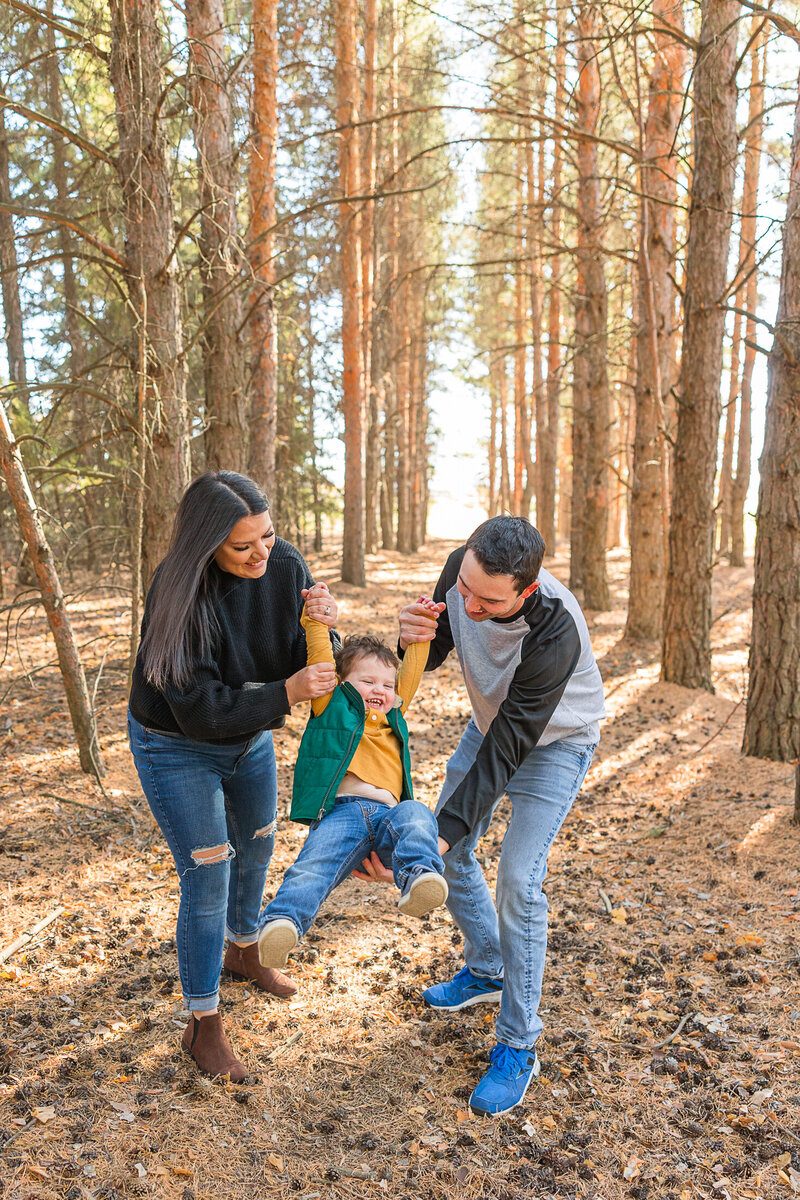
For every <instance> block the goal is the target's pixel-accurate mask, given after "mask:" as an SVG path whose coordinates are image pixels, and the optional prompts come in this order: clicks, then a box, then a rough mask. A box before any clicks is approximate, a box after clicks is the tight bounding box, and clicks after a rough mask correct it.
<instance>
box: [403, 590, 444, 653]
mask: <svg viewBox="0 0 800 1200" xmlns="http://www.w3.org/2000/svg"><path fill="white" fill-rule="evenodd" d="M446 607H447V605H446V604H442V603H441V602H439V603H438V604H437V603H435V602H434V601H433V600H432V599H431V598H430V596H420V598H419V600H418V601H417V603H416V604H407V605H406V607H405V608H404V609H402V611H401V613H400V648H401V649H402V650H407V649H408V647H409V646H410V645H411V643H412V642H432V641H433V639H434V638H435V637H436V622H437V621H438V620H439V614H440V613H442V612H444V610H445V608H446Z"/></svg>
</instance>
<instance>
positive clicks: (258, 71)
mask: <svg viewBox="0 0 800 1200" xmlns="http://www.w3.org/2000/svg"><path fill="white" fill-rule="evenodd" d="M277 88H278V3H277V0H253V105H252V110H251V114H250V164H249V177H248V189H249V193H250V240H249V244H248V260H249V263H250V276H251V278H252V281H253V286H252V289H251V292H250V299H249V306H250V335H249V340H250V457H249V471H250V474H251V475H252V476H253V478H254V479H256V480H258V482H259V483H260V484H261V486H262V487H263V488H264V490H265V491H266V493H267V495H268V496H269V497H273V496H274V495H275V490H276V481H275V431H276V428H277V420H278V322H277V314H276V312H275V268H274V264H273V255H274V252H275V240H274V234H273V232H272V231H273V228H274V225H275V159H276V153H277V142H278V100H277Z"/></svg>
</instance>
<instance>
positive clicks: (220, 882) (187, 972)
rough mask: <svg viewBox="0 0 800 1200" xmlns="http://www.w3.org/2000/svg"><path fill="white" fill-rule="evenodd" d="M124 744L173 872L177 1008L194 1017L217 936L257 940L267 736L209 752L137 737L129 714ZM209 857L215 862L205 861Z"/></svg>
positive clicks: (273, 813) (213, 984) (208, 992)
mask: <svg viewBox="0 0 800 1200" xmlns="http://www.w3.org/2000/svg"><path fill="white" fill-rule="evenodd" d="M128 737H129V739H130V744H131V753H132V754H133V761H134V763H135V764H136V770H137V772H138V774H139V780H140V782H141V785H142V791H143V792H144V794H145V797H146V799H147V803H148V804H149V805H150V808H151V810H152V813H153V816H154V817H155V819H156V821H157V822H158V826H159V828H160V830H161V832H162V833H163V835H164V837H165V839H166V842H167V845H168V846H169V848H170V850H171V851H172V857H173V859H174V860H175V866H176V868H177V871H178V878H179V881H180V886H181V902H180V907H179V909H178V925H177V929H176V933H175V943H176V946H177V951H178V968H179V971H180V977H181V987H182V988H183V1002H184V1005H185V1007H186V1008H187V1009H189V1010H190V1011H197V1012H203V1011H204V1010H206V1009H210V1008H214V1007H216V1005H217V1002H218V1000H219V976H220V971H221V969H222V953H223V950H224V947H225V934H226V932H227V935H228V937H229V938H230V939H231V940H235V941H237V942H254V941H255V940H256V938H257V937H258V914H259V910H260V908H261V900H262V897H263V894H264V882H265V880H266V877H267V867H268V866H269V860H270V859H271V857H272V851H273V849H274V847H275V827H276V824H277V821H276V818H277V804H278V785H277V776H276V771H275V750H274V748H273V745H272V734H271V733H270V732H269V731H265V732H264V733H258V734H256V736H255V737H252V738H250V739H249V740H247V741H244V742H238V743H236V745H233V746H216V745H213V744H212V743H211V742H196V741H194V740H193V739H192V738H187V737H180V736H176V737H173V736H172V735H170V734H165V733H159V732H158V731H157V730H155V729H146V728H145V727H144V726H143V725H140V724H139V722H138V721H137V720H136V719H135V717H133V716H132V715H131V714H130V713H128ZM213 850H218V851H219V853H218V854H210V855H209V854H208V851H213ZM204 855H205V856H206V858H205V861H204Z"/></svg>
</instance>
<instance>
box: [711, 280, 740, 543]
mask: <svg viewBox="0 0 800 1200" xmlns="http://www.w3.org/2000/svg"><path fill="white" fill-rule="evenodd" d="M743 299H744V297H743V296H740V295H739V293H738V292H735V293H734V303H735V304H736V305H737V307H738V305H739V303H740V301H741V300H743ZM741 353H742V314H741V313H740V312H736V313H734V314H733V333H732V335H731V366H730V374H729V381H728V402H727V404H726V405H725V432H724V434H723V438H722V462H721V463H720V468H719V487H718V499H717V509H718V513H719V541H718V543H717V545H718V550H719V553H720V554H728V552H729V551H730V547H731V490H732V488H733V450H734V443H735V441H736V407H737V404H736V402H737V400H738V399H739V384H740V379H739V360H740V358H741Z"/></svg>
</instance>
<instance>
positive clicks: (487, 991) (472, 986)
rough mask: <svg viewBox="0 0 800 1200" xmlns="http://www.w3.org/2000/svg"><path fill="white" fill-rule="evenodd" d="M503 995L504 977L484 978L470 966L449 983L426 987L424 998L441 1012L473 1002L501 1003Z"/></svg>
mask: <svg viewBox="0 0 800 1200" xmlns="http://www.w3.org/2000/svg"><path fill="white" fill-rule="evenodd" d="M502 996H503V981H502V979H482V978H481V977H480V976H479V975H473V974H472V971H470V969H469V967H462V968H461V970H460V971H459V972H458V974H457V975H454V976H453V978H452V979H450V980H448V982H447V983H435V984H434V985H433V987H429V988H426V989H425V991H424V992H423V993H422V999H423V1000H424V1001H425V1003H426V1004H429V1005H430V1006H431V1008H438V1009H439V1011H440V1012H458V1010H459V1009H460V1008H469V1006H470V1005H471V1004H499V1003H500V1000H501V999H502Z"/></svg>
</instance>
